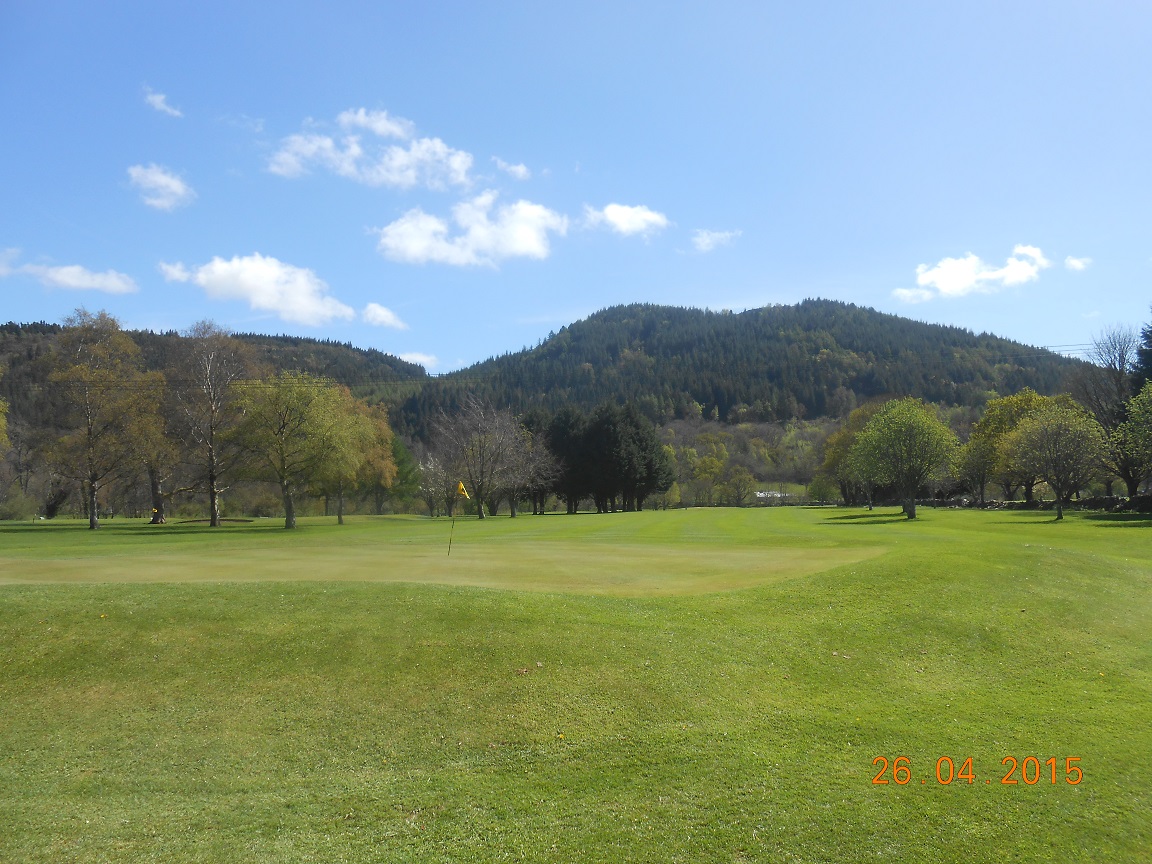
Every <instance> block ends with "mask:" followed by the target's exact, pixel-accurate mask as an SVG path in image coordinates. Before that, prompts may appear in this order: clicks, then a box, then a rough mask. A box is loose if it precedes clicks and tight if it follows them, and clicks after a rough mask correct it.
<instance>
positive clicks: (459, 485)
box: [448, 480, 471, 557]
mask: <svg viewBox="0 0 1152 864" xmlns="http://www.w3.org/2000/svg"><path fill="white" fill-rule="evenodd" d="M461 495H463V496H464V497H465V498H470V497H471V496H469V494H468V490H467V489H465V488H464V481H463V480H458V481H457V482H456V497H457V498H459V497H460V496H461ZM454 536H456V502H455V500H453V502H452V529H451V530H450V531H449V532H448V555H449V557H451V555H452V538H453V537H454Z"/></svg>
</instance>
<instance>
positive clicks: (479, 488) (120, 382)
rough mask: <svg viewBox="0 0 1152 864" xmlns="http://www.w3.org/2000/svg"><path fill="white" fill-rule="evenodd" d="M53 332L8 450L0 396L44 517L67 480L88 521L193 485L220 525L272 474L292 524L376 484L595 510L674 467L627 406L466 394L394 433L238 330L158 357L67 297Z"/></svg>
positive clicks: (158, 502) (444, 499)
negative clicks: (563, 406) (416, 428)
mask: <svg viewBox="0 0 1152 864" xmlns="http://www.w3.org/2000/svg"><path fill="white" fill-rule="evenodd" d="M52 335H53V343H52V348H51V351H50V352H48V353H47V354H45V355H44V357H43V358H42V359H43V360H44V361H45V362H46V363H47V366H48V369H49V371H48V373H47V375H46V378H45V381H44V385H43V387H42V388H41V389H40V399H39V404H34V405H33V404H32V403H28V404H29V405H32V408H33V410H30V411H28V412H27V413H28V414H29V415H31V416H32V417H35V422H34V423H32V422H28V418H24V420H23V421H22V429H21V435H20V436H19V442H20V446H19V447H18V448H16V449H17V450H18V452H16V453H12V452H11V451H12V450H13V448H12V444H11V442H10V441H9V440H8V435H7V431H8V428H7V427H8V424H7V416H8V405H7V402H4V401H0V449H2V450H4V451H6V452H7V455H8V456H9V457H11V458H9V459H7V460H6V466H7V467H8V470H9V471H10V472H12V474H13V475H14V477H13V486H14V487H18V488H19V490H20V492H21V493H22V494H23V495H27V494H28V492H29V490H30V487H31V485H32V481H33V477H34V476H36V475H39V477H40V480H41V483H42V484H43V487H42V490H41V491H42V496H41V502H40V505H41V506H38V507H37V509H38V510H39V511H40V512H42V513H44V515H45V516H47V517H52V516H55V515H56V514H57V513H58V512H60V511H61V509H62V508H64V507H65V506H66V504H67V502H69V500H73V501H75V500H76V499H75V496H76V495H77V493H79V496H80V499H79V507H80V509H81V510H82V512H83V513H84V514H85V515H87V517H88V520H89V526H90V527H91V528H97V527H98V526H99V524H100V517H101V513H109V512H115V511H116V509H117V504H118V503H119V504H120V505H121V506H123V504H124V502H125V501H127V500H129V499H131V498H133V497H134V496H135V495H136V490H138V489H141V488H146V489H147V494H146V501H147V505H148V506H147V509H148V510H149V511H150V518H151V521H152V522H154V523H158V524H159V523H163V522H165V521H166V520H167V511H168V507H169V502H170V501H172V500H173V498H174V497H176V496H183V497H188V496H200V497H201V498H203V499H204V501H205V502H206V507H207V513H208V522H209V524H210V525H212V526H218V525H220V523H221V521H222V518H223V508H222V499H223V496H224V494H225V493H226V492H228V491H229V490H232V489H234V488H236V486H237V484H244V483H253V482H260V483H263V484H269V485H271V486H273V487H274V488H275V489H276V490H277V493H278V496H279V500H280V505H281V508H282V512H283V514H284V519H285V527H288V528H291V527H295V525H296V513H297V505H298V502H299V501H300V499H301V498H302V497H309V498H316V497H320V498H323V499H324V500H325V501H326V502H331V503H333V504H334V506H335V511H336V515H337V517H338V519H339V520H340V521H342V520H343V516H344V506H345V500H346V499H347V498H348V497H349V496H355V497H356V498H357V499H358V500H364V499H371V500H372V502H373V503H374V509H375V511H376V512H381V511H382V509H383V505H384V502H385V499H387V498H389V497H392V496H397V495H409V496H416V495H419V496H421V497H423V498H424V500H425V501H426V502H430V503H429V509H430V512H432V513H436V512H451V511H452V509H453V508H454V507H455V506H456V505H457V503H458V500H457V499H458V496H457V491H458V489H459V488H460V484H461V483H466V484H467V486H466V487H465V488H466V489H469V490H471V494H472V495H473V496H474V498H475V500H476V502H477V505H478V513H479V515H480V516H481V518H483V517H484V516H485V507H487V512H488V514H489V515H490V514H492V513H495V512H496V511H497V510H498V508H499V507H500V505H501V503H502V502H504V501H506V502H507V503H508V505H509V508H510V511H511V513H512V515H516V512H517V508H518V505H519V503H520V502H522V501H528V502H531V505H532V510H533V512H534V513H542V512H544V509H545V503H546V500H547V498H548V496H550V495H553V494H556V495H559V496H560V498H561V500H563V501H565V502H567V503H568V507H569V510H570V511H572V512H574V511H575V509H576V508H577V507H578V506H579V503H580V501H581V500H583V499H585V498H589V499H592V500H593V501H594V502H595V505H596V507H597V509H598V510H602V511H614V510H617V509H620V510H635V509H640V508H641V507H642V506H643V504H644V501H645V499H646V498H647V497H648V496H650V495H651V494H652V493H653V492H657V491H662V490H665V489H667V488H668V485H669V483H671V481H672V474H671V469H670V467H669V465H668V456H667V454H666V452H665V450H664V448H663V447H662V445H661V444H660V442H659V440H658V438H657V435H656V431H655V428H654V426H653V425H652V424H651V422H649V421H648V420H647V419H646V418H644V417H643V416H642V415H641V414H640V413H639V412H638V411H637V410H636V408H635V406H625V407H618V406H615V405H607V404H606V405H604V406H602V407H601V408H600V409H597V410H596V411H594V412H591V413H590V414H588V415H584V414H583V413H582V412H580V411H578V410H576V409H571V410H568V411H564V412H561V413H560V414H558V415H557V416H556V417H547V416H546V415H544V414H542V413H540V412H537V413H535V414H532V415H530V416H527V417H522V418H521V417H516V416H514V415H513V414H512V413H511V412H509V411H508V410H506V409H498V408H496V407H494V406H493V405H492V404H491V403H488V402H485V401H482V400H480V399H478V398H476V397H473V396H467V397H466V398H465V399H463V400H462V401H461V403H460V404H459V405H456V406H454V407H453V409H452V410H441V411H440V412H439V414H438V416H437V417H436V418H435V419H434V422H433V424H432V427H433V434H432V435H431V436H430V438H429V440H428V441H427V442H420V443H417V444H412V445H410V446H406V445H405V444H404V443H403V442H402V441H401V440H400V439H399V438H398V437H397V436H395V435H394V434H393V432H392V429H391V425H390V422H389V418H388V409H387V406H386V405H384V404H383V403H380V402H370V401H369V400H366V399H356V398H354V397H353V395H352V393H351V391H350V390H349V388H348V387H346V386H344V385H342V384H339V383H337V382H336V381H334V380H332V379H331V378H327V377H323V376H318V375H314V374H310V373H307V372H301V371H294V370H286V369H279V370H277V369H275V368H273V367H270V366H269V365H267V364H266V363H261V362H260V361H259V360H258V359H257V358H258V355H257V354H256V352H255V351H253V350H252V346H251V344H250V343H249V342H248V341H246V340H241V339H238V338H237V337H236V336H234V335H233V334H230V333H228V332H226V331H224V330H222V329H221V328H219V327H217V326H216V325H215V324H213V323H212V322H208V321H202V322H199V323H197V324H195V325H193V326H192V327H191V328H189V329H188V330H187V331H185V332H184V333H182V334H179V335H178V336H177V337H175V338H173V337H172V335H171V334H169V336H168V338H167V340H166V341H165V342H164V345H163V358H164V363H163V366H162V367H161V368H155V362H156V358H155V356H154V357H153V367H152V368H149V365H148V364H147V363H146V362H145V351H144V350H142V349H141V347H140V344H139V343H138V342H137V340H135V339H134V338H133V337H132V335H130V334H129V333H127V332H125V331H124V330H122V329H121V327H120V325H119V322H118V321H116V319H115V318H113V317H112V316H110V315H108V314H107V313H104V312H100V313H96V314H93V313H90V312H88V311H87V310H84V309H80V310H78V311H77V312H76V313H75V314H74V315H72V316H70V317H69V318H68V319H67V320H66V321H65V322H64V326H63V327H61V328H59V329H58V330H57V331H56V332H54V333H53V334H52ZM144 341H145V342H147V340H144ZM151 347H152V351H153V352H154V353H157V352H156V345H155V344H153V345H152V346H151ZM414 453H415V455H414ZM416 456H418V457H419V461H417V458H416ZM45 471H46V473H47V476H46V477H44V476H43V475H44V474H45ZM137 509H139V508H137Z"/></svg>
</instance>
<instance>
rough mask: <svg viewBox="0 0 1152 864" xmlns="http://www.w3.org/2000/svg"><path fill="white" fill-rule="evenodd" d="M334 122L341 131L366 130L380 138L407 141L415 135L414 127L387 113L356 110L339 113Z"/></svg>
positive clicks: (410, 122)
mask: <svg viewBox="0 0 1152 864" xmlns="http://www.w3.org/2000/svg"><path fill="white" fill-rule="evenodd" d="M336 122H337V123H339V124H340V127H341V128H343V129H367V130H368V131H369V132H372V133H374V134H376V135H379V136H380V137H381V138H399V139H401V140H404V141H406V140H408V139H409V138H411V137H412V136H413V134H415V132H416V125H415V124H414V123H413V122H412V121H411V120H405V119H404V118H403V117H393V116H392V115H391V114H389V113H388V112H387V111H368V110H367V109H364V108H357V109H356V110H355V111H353V110H351V109H349V110H347V111H341V112H340V114H339V115H338V116H337V117H336Z"/></svg>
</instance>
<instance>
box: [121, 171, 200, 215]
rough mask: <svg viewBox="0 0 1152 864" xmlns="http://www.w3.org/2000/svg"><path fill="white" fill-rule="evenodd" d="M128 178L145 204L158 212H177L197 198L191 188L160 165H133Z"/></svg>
mask: <svg viewBox="0 0 1152 864" xmlns="http://www.w3.org/2000/svg"><path fill="white" fill-rule="evenodd" d="M128 177H129V179H130V180H131V182H132V185H133V186H135V187H136V188H137V189H138V190H140V197H141V198H142V199H143V201H144V203H145V204H147V205H148V206H149V207H155V208H156V209H157V210H175V209H176V208H177V207H181V206H183V205H184V204H188V203H190V202H191V201H192V199H194V198H195V197H196V193H195V192H194V191H193V190H192V187H191V186H189V185H188V184H187V183H185V182H184V181H183V180H181V179H180V178H179V177H177V176H176V175H175V174H173V173H172V172H171V171H169V170H168V169H167V168H163V167H161V166H160V165H156V164H151V165H133V166H131V167H130V168H129V169H128Z"/></svg>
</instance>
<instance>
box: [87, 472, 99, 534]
mask: <svg viewBox="0 0 1152 864" xmlns="http://www.w3.org/2000/svg"><path fill="white" fill-rule="evenodd" d="M97 512H98V511H97V510H96V481H95V480H94V479H92V478H89V479H88V530H90V531H94V530H96V529H97V528H99V527H100V519H99V518H98V517H97V515H96V514H97Z"/></svg>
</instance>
